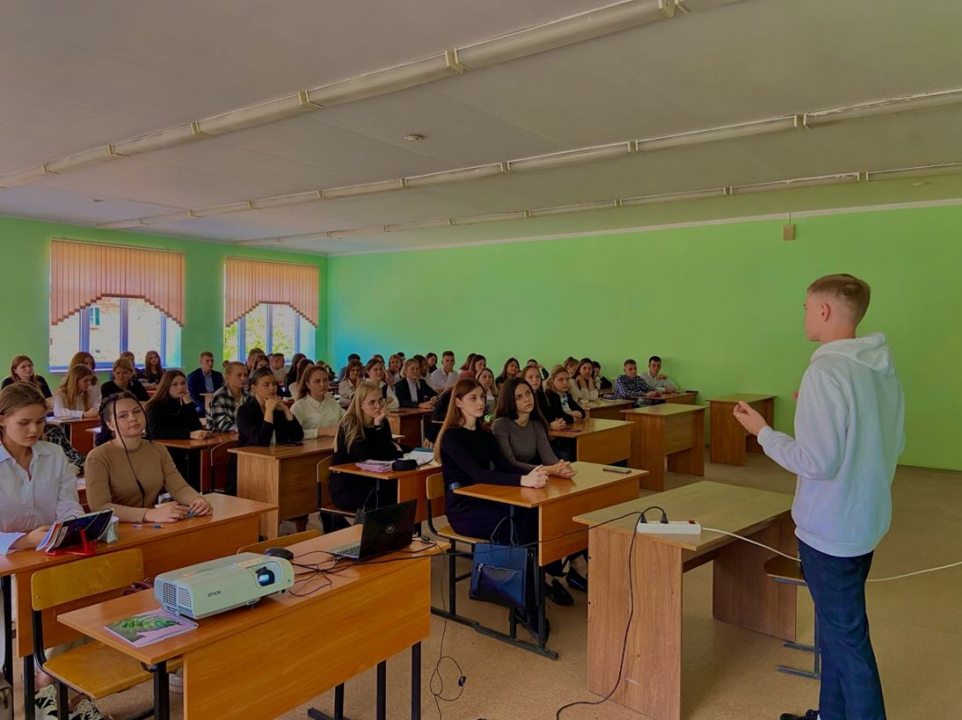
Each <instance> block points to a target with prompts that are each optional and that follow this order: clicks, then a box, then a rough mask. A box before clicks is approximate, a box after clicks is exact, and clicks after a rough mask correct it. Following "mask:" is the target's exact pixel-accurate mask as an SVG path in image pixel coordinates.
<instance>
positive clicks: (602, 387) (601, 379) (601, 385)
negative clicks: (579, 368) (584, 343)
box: [591, 360, 615, 393]
mask: <svg viewBox="0 0 962 720" xmlns="http://www.w3.org/2000/svg"><path fill="white" fill-rule="evenodd" d="M591 367H592V368H593V370H592V377H593V378H594V381H595V387H596V388H598V391H599V392H601V393H608V392H611V391H612V390H614V389H615V386H614V385H612V384H611V380H609V379H608V378H606V377H605V376H604V375H603V374H602V372H601V363H600V362H598V361H597V360H592V361H591Z"/></svg>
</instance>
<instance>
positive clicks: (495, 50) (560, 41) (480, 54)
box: [457, 0, 675, 69]
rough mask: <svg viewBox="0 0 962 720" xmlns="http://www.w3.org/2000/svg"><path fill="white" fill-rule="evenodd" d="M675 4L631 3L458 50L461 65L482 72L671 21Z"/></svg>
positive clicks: (670, 0)
mask: <svg viewBox="0 0 962 720" xmlns="http://www.w3.org/2000/svg"><path fill="white" fill-rule="evenodd" d="M674 13H675V0H629V1H628V2H620V3H617V4H615V5H609V6H607V7H603V8H598V9H597V10H589V11H588V12H585V13H581V14H579V15H573V16H571V17H566V18H562V19H560V20H554V21H552V22H548V23H545V24H543V25H536V26H535V27H531V28H526V29H524V30H519V31H517V32H513V33H509V34H507V35H502V36H501V37H497V38H493V39H491V40H485V41H484V42H480V43H477V44H476V45H469V46H467V47H463V48H458V50H457V53H458V62H459V63H461V64H462V65H464V66H465V67H467V68H470V69H473V68H482V67H487V66H489V65H496V64H497V63H502V62H507V61H508V60H516V59H518V58H522V57H527V56H528V55H534V54H536V53H541V52H545V51H547V50H554V49H555V48H559V47H564V46H565V45H571V44H573V43H577V42H581V41H583V40H590V39H591V38H596V37H600V36H602V35H610V34H611V33H614V32H618V31H619V30H627V29H628V28H633V27H638V26H639V25H647V24H649V23H653V22H656V21H658V20H665V19H666V18H670V17H672V16H673V15H674Z"/></svg>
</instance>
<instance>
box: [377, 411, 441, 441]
mask: <svg viewBox="0 0 962 720" xmlns="http://www.w3.org/2000/svg"><path fill="white" fill-rule="evenodd" d="M433 412H434V410H424V409H422V408H400V409H399V410H392V411H391V412H389V413H388V414H387V421H388V422H389V423H390V424H391V432H392V433H394V434H395V435H401V436H403V438H404V439H403V440H401V442H402V443H403V444H405V445H407V446H408V447H412V448H416V447H421V442H422V438H423V437H424V433H423V422H424V418H425V417H430V415H431V414H432V413H433Z"/></svg>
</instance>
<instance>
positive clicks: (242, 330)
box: [236, 302, 310, 362]
mask: <svg viewBox="0 0 962 720" xmlns="http://www.w3.org/2000/svg"><path fill="white" fill-rule="evenodd" d="M261 305H263V306H264V307H265V310H266V313H267V323H266V325H265V329H264V333H265V334H266V335H267V343H266V345H267V347H265V348H264V351H265V352H266V353H267V355H271V354H273V352H274V308H275V307H286V308H288V309H290V310H291V312H293V313H294V354H297V353H299V352H303V350H302V349H301V322H302V321H303V322H310V321H309V320H308V319H307V318H305V317H304V316H303V315H301V314H300V313H299V312H298V311H297V310H296V309H294V308H293V307H291V306H290V305H287V304H286V303H268V302H264V303H257V305H255V306H254V309H253V310H251V311H250V312H248V313H247V314H245V315H242V316H241V318H240V320H238V321H237V354H238V355H239V356H240V357H238V358H236V359H237V361H238V362H246V361H247V353H248V350H247V316H248V315H250V314H251V313H252V312H254V311H255V310H257V308H258V307H260V306H261Z"/></svg>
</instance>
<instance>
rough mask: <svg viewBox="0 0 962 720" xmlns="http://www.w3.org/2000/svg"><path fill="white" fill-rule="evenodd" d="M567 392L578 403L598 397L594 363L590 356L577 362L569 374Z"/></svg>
mask: <svg viewBox="0 0 962 720" xmlns="http://www.w3.org/2000/svg"><path fill="white" fill-rule="evenodd" d="M568 392H570V393H571V397H573V398H574V399H575V402H576V403H578V404H579V405H581V404H583V403H586V402H592V401H593V400H597V399H598V388H597V387H596V386H595V380H594V364H593V363H592V362H591V358H584V359H583V360H582V361H581V362H580V363H578V367H577V368H576V369H575V372H574V374H573V375H572V376H571V385H570V386H569V389H568Z"/></svg>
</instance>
